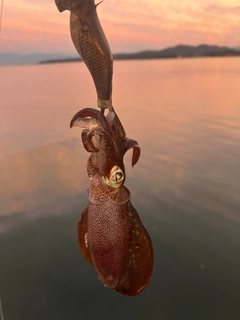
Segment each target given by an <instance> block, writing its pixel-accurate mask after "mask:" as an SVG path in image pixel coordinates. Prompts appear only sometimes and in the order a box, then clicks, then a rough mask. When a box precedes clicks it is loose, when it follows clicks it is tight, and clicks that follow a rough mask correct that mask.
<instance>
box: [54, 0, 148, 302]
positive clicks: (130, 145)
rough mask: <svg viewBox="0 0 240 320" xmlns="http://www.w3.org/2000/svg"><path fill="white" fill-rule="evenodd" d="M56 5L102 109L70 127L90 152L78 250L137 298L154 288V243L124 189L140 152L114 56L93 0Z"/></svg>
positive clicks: (108, 280) (105, 278)
mask: <svg viewBox="0 0 240 320" xmlns="http://www.w3.org/2000/svg"><path fill="white" fill-rule="evenodd" d="M55 2H56V5H57V7H58V9H59V11H60V12H62V11H64V10H66V9H68V10H70V12H71V15H70V29H71V36H72V40H73V43H74V45H75V47H76V49H77V51H78V53H79V54H80V56H81V57H82V59H83V61H84V62H85V64H86V65H87V67H88V69H89V71H90V73H91V75H92V78H93V81H94V83H95V87H96V91H97V96H98V107H99V108H100V109H101V111H98V110H95V109H92V108H86V109H83V110H80V111H79V112H78V113H77V114H76V115H75V116H74V117H73V119H72V120H71V123H70V127H71V128H72V127H76V126H78V127H81V128H82V129H83V130H82V142H83V146H84V148H85V149H86V151H88V152H90V153H91V155H90V157H89V159H88V163H87V172H88V176H89V180H90V186H89V188H88V206H87V207H86V208H85V209H84V210H83V212H82V215H81V219H80V221H79V223H78V241H79V246H80V250H81V252H82V254H83V256H84V257H85V259H86V260H87V261H88V262H89V263H91V264H92V265H93V267H94V269H95V271H96V272H97V275H98V278H99V279H100V280H101V281H102V283H103V284H104V285H105V286H106V287H108V288H111V289H113V290H116V291H117V292H120V293H122V294H126V295H129V296H134V295H137V294H139V293H140V292H141V291H142V290H143V289H144V288H146V286H147V285H148V284H149V283H150V280H151V276H152V269H153V247H152V242H151V238H150V236H149V234H148V232H147V230H146V229H145V228H144V226H143V224H142V222H141V219H140V217H139V215H138V213H137V211H136V209H135V208H134V207H133V205H132V203H131V201H130V199H131V194H130V191H129V190H128V189H127V188H126V187H125V186H124V182H125V176H126V175H125V168H124V163H123V157H124V155H125V153H126V152H127V151H128V150H129V149H132V150H133V155H132V166H134V165H135V164H136V163H137V162H138V159H139V157H140V147H139V145H138V143H137V141H135V140H132V139H129V138H127V136H126V133H125V131H124V128H123V126H122V124H121V122H120V120H119V118H118V116H117V114H116V112H115V110H114V108H113V107H112V70H113V64H112V54H111V51H110V48H109V46H108V43H107V40H106V37H105V35H104V33H103V30H102V28H101V25H100V23H99V20H98V17H97V13H96V5H95V3H94V0H55ZM105 109H108V114H107V115H106V116H105V115H104V110H105Z"/></svg>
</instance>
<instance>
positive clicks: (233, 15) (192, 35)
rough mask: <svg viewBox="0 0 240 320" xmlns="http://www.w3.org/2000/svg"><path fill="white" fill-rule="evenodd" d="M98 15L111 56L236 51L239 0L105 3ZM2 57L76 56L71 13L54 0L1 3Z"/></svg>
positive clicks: (239, 43) (239, 42)
mask: <svg viewBox="0 0 240 320" xmlns="http://www.w3.org/2000/svg"><path fill="white" fill-rule="evenodd" d="M97 10H98V16H99V19H100V21H101V24H102V26H103V29H104V32H105V34H106V36H107V39H108V41H109V44H110V47H111V49H112V52H113V53H116V52H135V51H140V50H145V49H162V48H165V47H169V46H175V45H177V44H190V45H197V44H202V43H207V44H217V45H227V46H230V47H235V46H240V2H239V0H198V1H196V0H191V1H190V0H181V1H180V0H165V1H164V0H104V2H103V3H102V4H100V5H99V6H98V9H97ZM0 52H18V53H31V52H47V53H51V52H53V53H68V54H72V53H75V49H74V47H73V44H72V41H71V38H70V33H69V11H64V12H63V13H59V12H58V10H57V7H56V6H55V2H54V0H12V1H6V0H5V1H4V6H3V20H2V32H1V36H0Z"/></svg>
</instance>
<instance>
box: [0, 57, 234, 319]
mask: <svg viewBox="0 0 240 320" xmlns="http://www.w3.org/2000/svg"><path fill="white" fill-rule="evenodd" d="M32 68H34V67H33V66H32V67H27V68H26V69H24V70H23V69H21V70H18V69H15V71H14V74H15V73H16V74H17V75H16V77H13V76H12V72H13V71H11V72H10V73H11V74H10V75H11V77H10V76H9V77H6V79H11V81H12V82H10V80H7V81H6V82H4V81H3V80H1V79H0V81H1V82H4V83H2V84H3V87H4V88H5V89H6V90H4V91H3V96H2V97H1V98H2V99H3V100H2V101H4V103H5V109H6V110H4V114H5V118H4V126H3V127H2V128H3V130H2V132H1V133H0V135H1V141H2V142H3V145H2V149H1V150H2V152H1V157H0V170H1V184H0V203H1V216H0V225H1V230H0V231H1V233H0V244H1V249H0V251H1V261H0V270H1V272H0V285H1V287H0V290H1V292H0V293H1V298H2V304H3V309H4V312H5V317H6V319H8V318H9V319H11V320H12V319H13V320H14V319H16V320H22V319H24V320H28V319H29V320H32V319H35V320H38V319H51V320H52V319H64V318H66V319H78V318H80V317H81V318H83V319H96V318H97V317H104V318H105V319H112V318H113V317H114V318H115V319H123V318H126V315H127V318H128V317H129V318H131V319H132V318H133V319H134V318H138V319H168V320H170V319H173V320H175V319H184V320H185V319H199V320H200V319H222V320H225V319H231V320H235V319H236V320H237V319H238V318H239V286H240V280H239V269H240V257H239V241H240V235H239V223H240V214H239V213H240V197H239V195H240V162H239V152H240V151H239V150H240V149H239V147H240V129H239V128H240V120H239V119H240V108H239V90H238V89H237V90H236V85H237V83H239V81H240V78H239V75H240V63H239V59H238V60H237V59H226V58H225V59H219V60H217V59H192V60H188V59H182V60H181V59H179V60H174V61H173V60H167V61H146V62H143V61H135V62H130V61H128V62H120V61H119V63H118V62H117V63H116V64H115V78H114V97H115V98H114V99H115V100H114V101H115V102H114V105H115V107H116V110H117V112H118V115H119V117H120V119H121V121H122V123H123V125H124V127H125V129H126V132H127V134H128V136H129V137H132V138H134V139H136V140H137V141H138V142H139V144H140V146H141V148H142V155H141V158H140V161H139V163H138V164H137V165H136V166H135V168H134V169H132V168H131V166H130V163H131V160H130V159H131V154H130V152H129V153H128V154H127V155H126V159H125V163H126V170H127V181H126V186H127V187H128V188H129V189H130V190H131V193H132V202H133V204H134V206H135V207H136V209H137V210H138V212H139V214H140V216H141V218H142V220H143V222H144V224H145V226H146V227H147V229H148V230H149V232H150V234H151V237H152V240H153V246H154V250H155V267H154V274H153V281H152V283H151V285H150V286H149V287H148V288H147V289H146V290H145V291H144V292H143V293H142V294H141V295H139V296H138V297H135V298H133V299H130V300H129V298H127V297H124V296H121V295H119V294H116V293H114V292H112V291H111V290H107V289H105V288H103V287H102V285H101V283H100V282H99V281H98V280H97V277H96V275H95V273H94V270H93V269H92V268H91V267H90V266H89V265H88V264H87V263H86V262H85V261H84V260H83V258H82V256H81V254H80V252H79V249H78V244H77V233H76V228H77V222H78V219H79V217H80V213H81V211H82V210H83V208H84V207H85V205H86V204H87V191H86V189H87V187H88V183H89V182H88V177H87V173H86V162H87V157H88V154H87V152H86V151H85V150H84V149H83V148H82V145H81V141H80V131H78V130H77V129H76V130H72V131H71V130H70V129H69V128H68V122H69V120H70V118H71V116H72V115H73V114H74V113H75V112H76V111H78V110H79V109H80V108H81V107H88V106H90V107H91V106H93V105H94V103H95V102H94V101H95V100H94V93H91V89H89V88H92V83H91V79H88V78H87V80H86V83H85V82H84V83H81V86H79V81H78V79H79V74H78V73H79V72H83V73H84V72H85V71H84V68H83V64H82V65H81V64H70V65H62V66H61V67H60V66H57V65H56V66H49V68H50V69H51V72H50V73H49V69H47V67H46V66H44V67H43V68H41V67H37V68H36V69H34V70H33V69H32ZM11 70H12V69H11ZM33 71H34V72H35V75H37V76H38V77H39V78H41V79H38V80H35V81H36V84H37V85H34V86H33V87H34V95H37V96H38V97H39V96H41V95H42V96H41V99H40V101H39V102H36V101H35V100H34V96H33V97H27V95H29V91H27V92H25V91H24V90H23V87H22V86H23V84H22V86H21V90H20V91H16V92H18V95H16V96H14V95H11V97H10V98H9V99H8V97H9V90H10V84H11V86H14V85H16V87H17V85H18V83H19V81H20V80H19V79H21V73H22V72H24V74H25V75H26V77H24V79H25V80H24V83H25V85H26V86H27V83H28V82H27V79H30V78H29V75H31V74H32V73H33ZM5 72H6V71H5ZM48 73H49V74H51V77H52V78H51V79H52V80H54V81H52V85H51V86H52V87H51V88H50V87H49V83H48V82H47V81H46V74H48ZM73 74H74V75H76V77H72V75H73ZM86 74H87V73H86ZM57 79H61V81H60V82H59V81H57ZM126 79H127V80H126ZM68 83H71V86H70V87H67V84H68ZM58 85H59V86H60V87H59V88H60V89H59V90H60V92H61V94H60V97H58V94H57V93H58V92H59V90H58ZM65 87H67V89H66V91H65V92H64V88H65ZM79 87H80V88H79ZM159 88H161V90H159ZM16 90H18V89H16ZM85 91H86V94H85V93H84V92H85ZM7 92H8V94H7ZM24 92H25V93H24ZM43 92H46V96H44V95H43ZM134 92H135V93H136V94H134ZM139 92H140V93H141V94H139ZM52 93H54V95H52ZM55 94H56V95H55ZM50 96H51V99H50ZM19 97H21V99H20V100H21V103H20V105H21V108H20V109H19V108H18V100H19ZM75 97H77V98H75ZM89 97H90V100H91V101H90V102H89ZM49 99H50V100H49ZM75 99H76V100H75ZM82 99H83V100H84V101H83V102H82ZM49 101H51V104H52V106H51V105H50V104H49ZM80 101H81V104H80ZM33 103H36V108H37V109H36V108H35V109H33V110H32V109H31V108H32V104H33ZM66 105H67V106H68V107H66ZM79 106H80V107H79ZM29 110H32V111H31V112H28V111H29ZM36 110H37V111H36ZM14 114H15V115H16V116H15V117H14ZM38 119H39V121H37V120H38ZM22 121H23V124H22ZM13 127H14V129H13V133H11V130H12V128H13ZM31 137H32V141H30V142H29V140H28V139H31ZM25 139H27V141H25ZM2 257H3V258H2ZM13 305H14V308H13V307H12V306H13Z"/></svg>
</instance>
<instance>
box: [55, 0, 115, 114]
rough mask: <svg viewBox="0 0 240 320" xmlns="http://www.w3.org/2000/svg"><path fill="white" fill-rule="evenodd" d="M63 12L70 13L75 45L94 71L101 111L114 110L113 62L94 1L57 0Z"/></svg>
mask: <svg viewBox="0 0 240 320" xmlns="http://www.w3.org/2000/svg"><path fill="white" fill-rule="evenodd" d="M55 3H56V6H57V8H58V10H59V11H60V12H62V11H64V10H70V13H71V14H70V30H71V37H72V41H73V44H74V46H75V48H76V50H77V52H78V53H79V55H80V56H81V58H82V60H83V61H84V62H85V64H86V66H87V68H88V70H89V71H90V73H91V75H92V78H93V81H94V84H95V87H96V91H97V96H98V102H97V105H98V107H99V108H101V109H103V110H104V109H105V108H109V110H111V108H112V74H113V59H112V53H111V50H110V47H109V45H108V42H107V39H106V37H105V34H104V32H103V29H102V27H101V24H100V22H99V19H98V16H97V10H96V7H97V5H95V3H94V0H55Z"/></svg>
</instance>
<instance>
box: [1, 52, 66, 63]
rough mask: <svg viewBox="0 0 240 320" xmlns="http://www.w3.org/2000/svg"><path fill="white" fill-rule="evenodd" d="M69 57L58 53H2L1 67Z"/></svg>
mask: <svg viewBox="0 0 240 320" xmlns="http://www.w3.org/2000/svg"><path fill="white" fill-rule="evenodd" d="M68 57H69V56H68V55H66V54H58V53H51V54H48V53H31V54H18V53H12V52H4V53H0V65H19V64H20V65H21V64H36V63H39V61H41V60H50V59H51V60H55V59H67V58H68Z"/></svg>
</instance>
